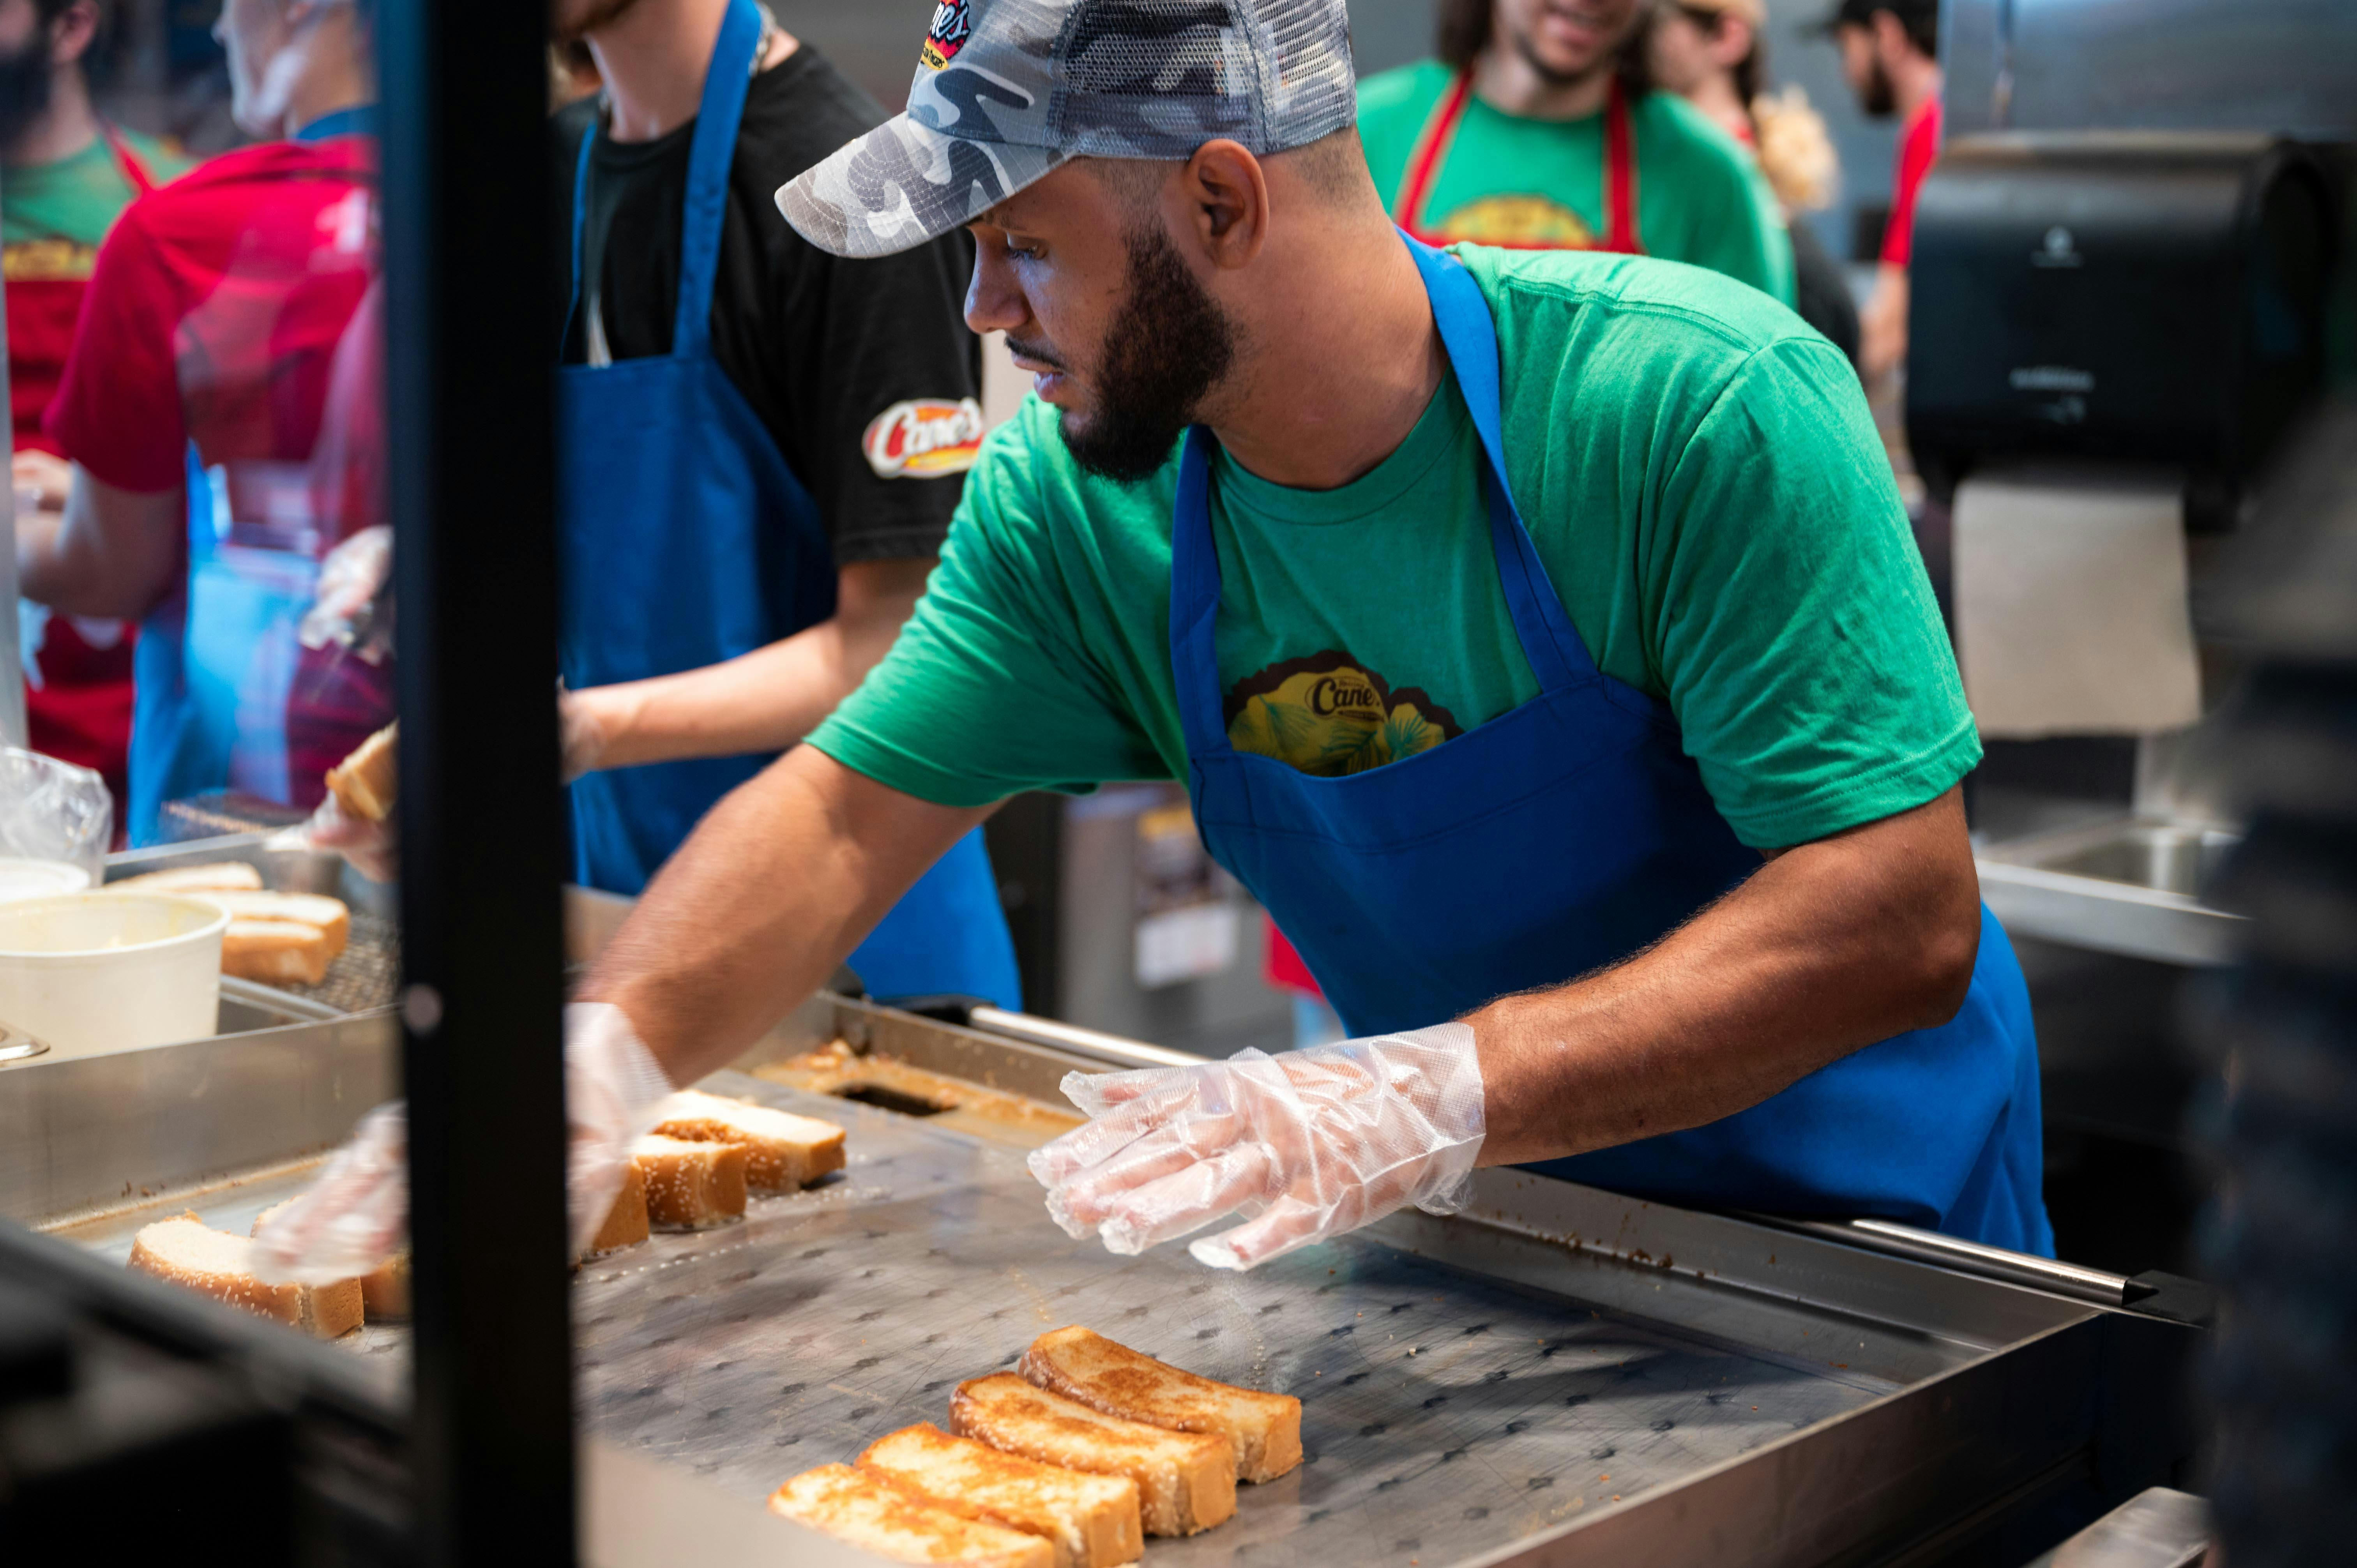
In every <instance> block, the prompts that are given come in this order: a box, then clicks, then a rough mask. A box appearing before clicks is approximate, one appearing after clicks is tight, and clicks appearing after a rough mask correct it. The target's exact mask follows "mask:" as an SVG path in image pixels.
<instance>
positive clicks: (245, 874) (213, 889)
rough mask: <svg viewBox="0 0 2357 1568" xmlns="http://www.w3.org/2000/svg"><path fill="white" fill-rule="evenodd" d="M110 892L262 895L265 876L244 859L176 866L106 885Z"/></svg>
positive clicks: (128, 877) (127, 877)
mask: <svg viewBox="0 0 2357 1568" xmlns="http://www.w3.org/2000/svg"><path fill="white" fill-rule="evenodd" d="M106 890H107V891H108V892H109V893H259V892H260V891H262V873H261V872H259V871H256V870H255V869H254V868H253V866H251V865H247V864H246V863H245V862H243V861H242V860H217V861H214V862H213V863H212V864H211V865H176V866H173V867H172V868H171V869H170V870H168V871H151V872H148V873H147V874H146V875H144V876H126V877H124V878H123V879H122V880H121V881H119V882H110V883H108V884H107V885H106Z"/></svg>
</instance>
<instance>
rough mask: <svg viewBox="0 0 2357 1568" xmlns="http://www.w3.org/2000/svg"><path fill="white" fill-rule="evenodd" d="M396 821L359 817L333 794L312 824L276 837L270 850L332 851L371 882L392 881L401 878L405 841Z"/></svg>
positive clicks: (310, 822)
mask: <svg viewBox="0 0 2357 1568" xmlns="http://www.w3.org/2000/svg"><path fill="white" fill-rule="evenodd" d="M394 822H395V819H393V818H392V817H387V818H386V819H385V820H384V821H383V822H370V821H369V820H368V819H367V818H366V817H356V816H354V815H353V814H352V813H351V812H350V811H345V810H344V803H343V802H342V801H341V800H338V799H337V798H336V797H335V795H334V793H333V792H332V791H331V792H330V793H329V794H328V798H327V799H326V800H321V801H320V802H319V809H318V810H317V811H314V812H312V813H311V819H310V821H308V822H305V823H304V824H303V825H302V826H301V827H299V828H291V829H289V830H287V832H285V833H284V834H279V835H274V837H273V838H272V839H271V841H270V844H269V847H270V848H273V849H280V848H286V849H331V850H334V851H335V852H336V853H337V854H340V855H342V856H343V857H344V858H345V859H346V860H349V861H350V862H351V863H352V865H353V868H354V869H356V870H357V871H359V873H360V874H361V875H362V876H365V877H367V878H368V879H369V880H370V881H371V882H392V881H394V880H396V879H398V878H399V876H400V875H401V841H400V835H399V834H398V833H397V832H395V831H394Z"/></svg>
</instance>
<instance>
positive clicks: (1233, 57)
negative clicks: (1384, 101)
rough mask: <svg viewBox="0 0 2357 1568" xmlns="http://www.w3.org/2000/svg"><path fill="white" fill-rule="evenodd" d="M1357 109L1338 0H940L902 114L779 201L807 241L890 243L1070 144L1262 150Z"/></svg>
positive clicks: (934, 227)
mask: <svg viewBox="0 0 2357 1568" xmlns="http://www.w3.org/2000/svg"><path fill="white" fill-rule="evenodd" d="M1355 118H1356V105H1355V102H1354V88H1353V79H1352V75H1351V29H1350V20H1349V18H1348V16H1346V15H1345V14H1344V11H1343V0H942V3H941V4H939V5H936V6H935V7H934V8H933V22H932V27H931V28H930V29H929V30H928V31H927V32H926V34H925V43H924V48H923V49H922V50H921V51H920V54H919V56H918V60H917V75H916V80H915V81H912V82H911V83H910V84H909V110H908V113H905V114H902V115H900V116H899V118H898V119H896V120H892V121H889V122H888V123H887V124H882V125H879V126H877V128H876V129H875V130H873V131H870V132H868V133H867V134H866V135H864V136H862V137H860V138H859V139H858V140H857V141H855V142H853V143H851V144H850V145H847V146H845V147H842V148H840V149H838V150H837V151H836V152H835V153H834V156H831V157H829V158H828V159H827V160H826V161H825V162H823V163H822V164H820V165H818V166H816V167H815V168H812V169H809V170H807V171H805V172H804V173H802V175H801V176H799V177H796V178H795V179H793V180H792V181H791V182H790V183H789V184H787V185H784V186H781V187H780V188H779V190H778V208H779V210H780V211H782V212H783V213H784V214H785V215H786V220H787V221H788V222H790V223H791V224H792V225H793V226H794V228H795V229H796V230H797V231H800V232H801V234H802V238H804V239H806V240H808V241H809V242H811V243H812V244H813V245H816V246H818V247H819V248H820V249H821V250H824V251H832V252H834V253H835V254H836V255H838V256H882V255H888V254H890V253H891V252H895V251H905V250H907V249H909V247H910V246H912V245H920V244H922V243H924V242H926V241H927V240H930V239H932V238H933V237H934V236H936V235H939V234H945V233H947V232H948V231H950V230H952V229H955V228H958V227H959V226H961V225H963V224H965V223H969V222H972V221H973V220H974V219H975V218H976V217H978V216H980V215H981V214H982V213H983V212H985V211H986V210H987V209H990V208H991V207H992V206H994V205H995V204H996V203H998V202H1000V201H1003V200H1005V199H1006V198H1007V197H1009V196H1012V195H1014V194H1015V193H1016V192H1017V191H1018V190H1021V189H1022V188H1024V187H1025V186H1027V185H1029V184H1030V183H1031V182H1032V181H1034V180H1036V179H1039V177H1041V176H1043V175H1045V174H1047V173H1049V171H1050V170H1052V169H1054V168H1055V167H1056V166H1058V165H1060V164H1062V163H1064V162H1066V161H1068V160H1070V159H1071V158H1075V157H1109V158H1174V159H1179V158H1189V157H1192V156H1195V150H1196V149H1197V148H1198V147H1200V146H1201V145H1203V144H1204V143H1205V142H1208V141H1211V140H1213V139H1215V138H1218V137H1222V136H1224V137H1228V138H1230V139H1232V140H1233V141H1236V142H1238V143H1240V144H1242V145H1243V146H1245V147H1246V148H1248V149H1250V150H1251V151H1253V152H1254V153H1260V154H1267V153H1277V152H1283V151H1284V150H1286V148H1288V147H1297V146H1301V145H1305V144H1307V143H1309V142H1314V141H1316V140H1318V138H1319V137H1320V136H1324V135H1327V134H1330V133H1332V132H1335V131H1339V130H1340V129H1342V128H1343V127H1344V126H1346V125H1349V124H1351V123H1352V122H1353V120H1354V119H1355Z"/></svg>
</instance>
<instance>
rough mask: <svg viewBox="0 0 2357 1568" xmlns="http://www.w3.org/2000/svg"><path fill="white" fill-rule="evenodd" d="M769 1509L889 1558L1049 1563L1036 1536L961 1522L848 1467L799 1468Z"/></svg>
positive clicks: (1047, 1566) (1002, 1565) (988, 1566)
mask: <svg viewBox="0 0 2357 1568" xmlns="http://www.w3.org/2000/svg"><path fill="white" fill-rule="evenodd" d="M770 1512H771V1513H777V1514H783V1515H785V1516H786V1517H787V1518H788V1519H790V1520H795V1521H796V1522H798V1523H802V1524H806V1525H808V1526H810V1527H811V1528H812V1529H813V1530H823V1531H825V1532H826V1533H827V1534H829V1535H832V1536H834V1538H835V1539H836V1540H838V1541H849V1542H850V1543H851V1544H852V1545H854V1546H857V1547H861V1548H864V1549H865V1550H866V1551H869V1552H875V1553H876V1554H877V1556H879V1557H888V1558H890V1559H891V1560H892V1561H893V1562H895V1563H958V1564H960V1565H961V1568H1053V1564H1054V1563H1055V1560H1056V1554H1055V1551H1054V1549H1053V1548H1051V1547H1050V1546H1049V1544H1048V1543H1047V1542H1046V1541H1042V1540H1040V1539H1039V1537H1038V1536H1036V1535H1026V1534H1024V1533H1023V1532H1022V1531H1021V1530H1009V1529H1007V1528H1006V1526H1005V1525H1003V1524H992V1523H991V1522H990V1521H989V1520H978V1519H961V1518H959V1517H958V1516H957V1515H956V1514H953V1513H952V1512H950V1511H949V1510H948V1509H937V1508H932V1507H930V1506H928V1505H926V1504H924V1503H921V1502H919V1501H918V1500H917V1499H916V1498H912V1497H910V1496H909V1494H908V1493H906V1492H904V1491H902V1490H900V1488H899V1487H895V1486H893V1485H892V1484H891V1483H890V1482H888V1481H882V1480H878V1479H877V1478H876V1477H873V1476H866V1475H862V1474H860V1472H858V1471H857V1470H855V1469H853V1468H852V1467H851V1466H848V1465H822V1466H819V1467H818V1468H817V1469H815V1470H805V1471H803V1472H802V1474H801V1475H799V1476H796V1477H794V1478H793V1479H792V1480H791V1481H788V1482H787V1483H786V1484H785V1485H784V1486H782V1487H779V1488H778V1489H777V1490H776V1491H774V1492H772V1493H770Z"/></svg>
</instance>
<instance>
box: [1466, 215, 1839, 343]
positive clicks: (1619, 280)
mask: <svg viewBox="0 0 2357 1568" xmlns="http://www.w3.org/2000/svg"><path fill="white" fill-rule="evenodd" d="M1451 251H1452V252H1453V253H1454V254H1455V255H1456V256H1457V257H1458V260H1459V261H1461V262H1463V263H1465V266H1466V269H1467V270H1468V271H1469V272H1470V273H1471V274H1473V281H1474V282H1475V283H1477V284H1479V285H1480V288H1481V293H1482V295H1483V296H1484V297H1485V298H1487V299H1488V300H1489V302H1490V309H1491V314H1492V315H1501V316H1511V317H1512V319H1513V321H1514V323H1515V325H1517V326H1521V327H1524V328H1528V327H1532V326H1539V327H1544V328H1550V329H1551V330H1553V331H1555V332H1563V333H1569V332H1572V331H1574V330H1577V331H1579V332H1581V333H1583V334H1589V335H1595V334H1609V335H1612V336H1616V337H1622V338H1627V337H1636V338H1641V339H1642V340H1643V341H1644V342H1646V343H1647V344H1648V345H1650V351H1651V352H1652V353H1655V354H1658V355H1661V356H1663V357H1664V358H1676V357H1681V356H1692V355H1695V354H1718V353H1725V354H1728V355H1731V356H1733V357H1734V358H1736V359H1738V360H1740V359H1745V358H1748V357H1749V356H1750V355H1751V354H1753V353H1755V352H1757V351H1758V350H1759V349H1764V348H1766V347H1768V346H1769V345H1770V344H1773V343H1778V342H1781V341H1783V340H1784V339H1786V338H1810V337H1813V334H1812V333H1811V332H1810V331H1809V328H1808V327H1807V325H1806V324H1805V323H1803V321H1802V320H1801V318H1800V317H1797V316H1794V315H1793V314H1792V312H1791V311H1790V310H1787V309H1786V308H1785V307H1784V306H1781V305H1779V304H1777V303H1776V302H1775V301H1774V300H1772V299H1770V298H1769V297H1768V296H1767V295H1764V294H1762V293H1760V291H1759V290H1758V289H1756V288H1752V287H1750V286H1749V285H1745V284H1740V283H1738V282H1736V281H1735V280H1734V279H1732V278H1729V277H1727V276H1725V275H1723V274H1718V273H1715V272H1711V271H1709V270H1708V269H1707V268H1704V267H1695V266H1687V265H1685V264H1684V263H1680V262H1665V261H1661V260H1657V259H1655V258H1652V257H1649V256H1620V255H1612V254H1609V253H1608V252H1602V251H1508V250H1497V249H1493V248H1491V247H1490V246H1487V245H1457V246H1452V247H1451ZM1576 368H1577V367H1567V369H1574V370H1576Z"/></svg>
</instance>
